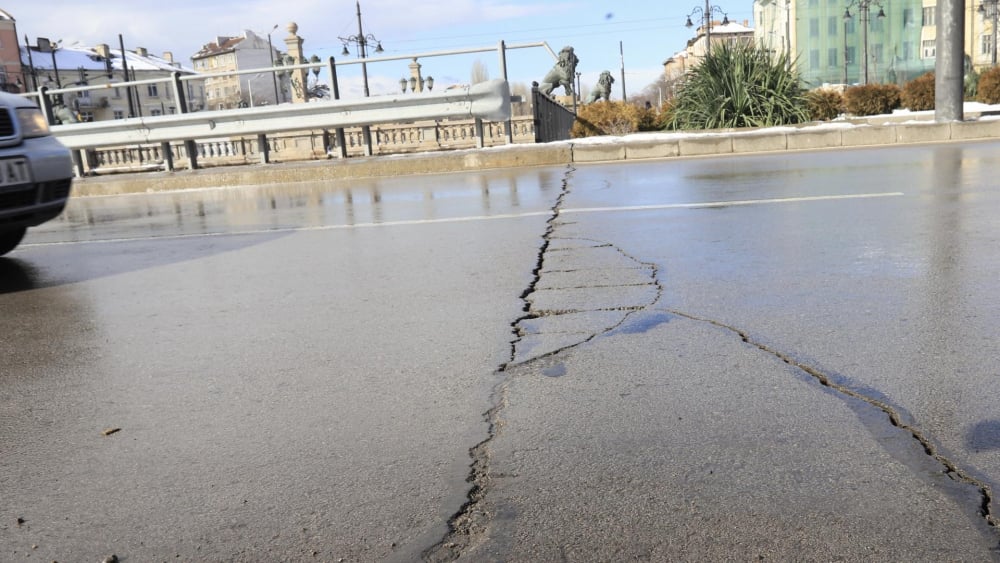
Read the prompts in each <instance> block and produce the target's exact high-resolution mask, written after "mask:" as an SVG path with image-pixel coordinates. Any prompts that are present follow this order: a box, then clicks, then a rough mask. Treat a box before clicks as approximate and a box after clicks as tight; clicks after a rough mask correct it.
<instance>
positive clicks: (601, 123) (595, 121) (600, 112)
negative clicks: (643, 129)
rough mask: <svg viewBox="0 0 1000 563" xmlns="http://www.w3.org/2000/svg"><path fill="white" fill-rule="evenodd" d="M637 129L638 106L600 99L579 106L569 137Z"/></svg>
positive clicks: (576, 137)
mask: <svg viewBox="0 0 1000 563" xmlns="http://www.w3.org/2000/svg"><path fill="white" fill-rule="evenodd" d="M638 130H639V108H637V107H636V106H634V105H632V104H628V103H625V102H612V101H600V102H594V103H592V104H587V105H583V106H579V107H578V108H577V113H576V121H575V122H574V123H573V128H572V129H571V130H570V137H572V138H574V139H579V138H581V137H596V136H599V135H626V134H628V133H634V132H636V131H638Z"/></svg>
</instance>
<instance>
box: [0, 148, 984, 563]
mask: <svg viewBox="0 0 1000 563" xmlns="http://www.w3.org/2000/svg"><path fill="white" fill-rule="evenodd" d="M998 169H1000V144H997V143H981V144H949V145H936V146H919V147H908V148H891V149H880V150H865V151H832V152H812V153H798V154H775V155H757V156H745V157H726V158H706V159H684V160H681V159H676V160H664V161H656V162H644V163H624V164H622V163H615V164H600V165H586V166H577V167H570V168H561V167H560V168H533V169H524V170H509V171H494V172H483V173H479V174H454V175H445V176H413V177H407V178H392V179H380V180H356V181H351V182H343V183H328V184H323V185H293V186H264V187H251V188H232V189H225V190H206V191H196V192H185V193H162V194H143V195H131V196H121V197H94V198H79V199H76V200H75V201H73V202H72V204H71V206H70V208H69V209H68V210H67V212H66V213H65V214H64V216H63V217H62V218H61V219H60V220H58V221H56V222H52V223H50V224H48V225H45V226H43V227H40V228H38V229H35V230H33V231H31V232H29V237H28V239H27V240H26V244H25V245H24V246H23V247H21V248H20V249H19V250H17V251H15V252H14V253H12V254H11V255H9V257H8V258H5V259H0V335H2V338H0V358H2V360H0V499H2V502H0V560H4V561H6V560H39V561H63V562H65V561H100V560H101V559H103V558H105V557H109V556H110V555H112V554H114V555H116V556H117V557H118V559H119V561H125V562H128V561H132V562H146V561H177V560H180V561H276V560H283V561H341V560H342V561H383V560H395V561H418V560H421V559H424V560H432V561H446V560H451V559H455V558H463V559H467V560H470V561H620V560H652V561H664V560H719V559H727V560H761V559H763V560H789V559H794V560H805V561H808V560H846V561H873V560H886V561H890V560H891V561H902V560H908V561H942V560H961V561H992V560H997V559H998V558H1000V551H998V546H1000V532H998V528H997V524H998V510H1000V502H998V501H997V499H996V495H997V494H998V493H997V492H996V491H998V490H1000V401H998V399H997V398H998V397H1000V337H998V332H1000V331H998V330H997V328H998V322H1000V320H998V319H1000V300H998V299H997V298H996V294H997V290H998V288H1000V259H998V256H997V253H998V249H1000V227H998V223H997V220H996V219H995V217H996V216H997V215H998V214H1000V180H998V179H997V175H996V170H998Z"/></svg>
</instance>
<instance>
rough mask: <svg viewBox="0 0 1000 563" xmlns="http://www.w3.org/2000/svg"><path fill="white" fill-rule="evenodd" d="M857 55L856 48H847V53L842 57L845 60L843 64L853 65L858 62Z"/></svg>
mask: <svg viewBox="0 0 1000 563" xmlns="http://www.w3.org/2000/svg"><path fill="white" fill-rule="evenodd" d="M857 54H858V52H857V49H856V48H854V47H848V48H847V53H845V55H844V58H845V59H846V60H845V61H844V64H854V63H856V62H858V57H857Z"/></svg>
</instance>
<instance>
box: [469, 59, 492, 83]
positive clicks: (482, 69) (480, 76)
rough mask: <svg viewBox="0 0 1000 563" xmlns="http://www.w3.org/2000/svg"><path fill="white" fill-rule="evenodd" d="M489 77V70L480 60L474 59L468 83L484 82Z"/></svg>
mask: <svg viewBox="0 0 1000 563" xmlns="http://www.w3.org/2000/svg"><path fill="white" fill-rule="evenodd" d="M489 79H490V71H489V69H487V68H486V65H485V64H483V62H482V61H480V60H476V62H474V63H472V75H471V80H470V83H472V84H479V83H480V82H486V81H487V80H489Z"/></svg>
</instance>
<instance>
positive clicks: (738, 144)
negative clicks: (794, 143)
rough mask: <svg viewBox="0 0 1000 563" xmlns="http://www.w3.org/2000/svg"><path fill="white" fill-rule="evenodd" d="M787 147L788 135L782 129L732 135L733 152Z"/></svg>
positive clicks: (780, 149) (768, 150)
mask: <svg viewBox="0 0 1000 563" xmlns="http://www.w3.org/2000/svg"><path fill="white" fill-rule="evenodd" d="M786 149H788V135H787V134H786V133H785V132H783V131H773V132H761V133H749V134H738V135H733V152H734V153H747V152H772V151H783V150H786Z"/></svg>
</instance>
